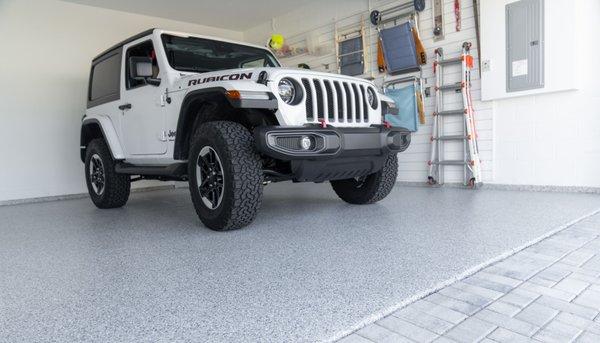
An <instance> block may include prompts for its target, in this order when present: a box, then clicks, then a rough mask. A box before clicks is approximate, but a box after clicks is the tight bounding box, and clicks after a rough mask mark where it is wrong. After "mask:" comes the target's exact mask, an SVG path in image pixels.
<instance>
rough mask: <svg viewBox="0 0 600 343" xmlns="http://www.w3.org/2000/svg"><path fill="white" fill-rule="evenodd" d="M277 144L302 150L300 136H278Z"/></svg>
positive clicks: (289, 148) (290, 148)
mask: <svg viewBox="0 0 600 343" xmlns="http://www.w3.org/2000/svg"><path fill="white" fill-rule="evenodd" d="M277 145H279V146H280V147H282V148H285V149H288V150H300V149H301V148H300V137H295V136H292V137H277Z"/></svg>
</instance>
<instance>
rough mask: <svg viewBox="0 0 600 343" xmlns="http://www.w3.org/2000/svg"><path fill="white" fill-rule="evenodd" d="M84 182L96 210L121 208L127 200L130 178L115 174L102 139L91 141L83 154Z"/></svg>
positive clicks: (111, 160)
mask: <svg viewBox="0 0 600 343" xmlns="http://www.w3.org/2000/svg"><path fill="white" fill-rule="evenodd" d="M85 180H86V183H87V188H88V193H89V194H90V198H92V202H93V203H94V205H96V207H98V208H117V207H122V206H124V205H125V204H126V203H127V200H128V199H129V192H130V190H131V178H130V177H129V175H123V174H117V173H116V172H115V161H114V160H113V158H112V155H111V154H110V150H109V148H108V146H107V145H106V142H104V139H101V138H97V139H94V140H92V141H91V142H90V143H89V144H88V146H87V149H86V152H85Z"/></svg>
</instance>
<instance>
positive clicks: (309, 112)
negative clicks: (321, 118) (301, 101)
mask: <svg viewBox="0 0 600 343" xmlns="http://www.w3.org/2000/svg"><path fill="white" fill-rule="evenodd" d="M302 85H304V92H305V93H306V98H305V99H306V101H305V102H306V120H308V121H313V120H315V114H314V110H313V98H312V91H311V87H310V81H308V79H302Z"/></svg>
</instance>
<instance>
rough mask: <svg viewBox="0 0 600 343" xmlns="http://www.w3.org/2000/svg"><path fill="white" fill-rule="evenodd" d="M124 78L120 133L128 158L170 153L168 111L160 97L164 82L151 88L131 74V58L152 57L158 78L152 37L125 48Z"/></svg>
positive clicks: (127, 45)
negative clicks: (168, 147) (166, 133)
mask: <svg viewBox="0 0 600 343" xmlns="http://www.w3.org/2000/svg"><path fill="white" fill-rule="evenodd" d="M123 51H124V53H123V68H122V70H123V75H122V76H123V79H122V81H123V82H121V102H120V105H119V110H121V120H120V122H121V134H122V136H121V137H122V143H123V145H124V150H125V153H126V155H128V156H139V155H163V154H165V153H166V152H167V139H166V136H165V133H164V129H165V119H166V118H165V108H164V106H163V105H162V102H161V97H162V95H163V94H164V92H165V88H164V85H163V84H164V83H163V84H161V85H158V86H156V85H151V84H149V83H148V82H146V81H144V80H140V79H135V78H133V77H132V76H131V74H130V71H129V69H130V58H131V57H146V58H148V57H150V58H152V68H153V74H154V75H153V78H158V77H159V74H160V65H159V62H158V61H157V58H156V53H155V50H154V45H153V42H152V40H151V39H150V37H149V38H148V39H146V40H143V41H141V42H140V41H136V42H133V43H130V44H126V45H125V46H124V50H123Z"/></svg>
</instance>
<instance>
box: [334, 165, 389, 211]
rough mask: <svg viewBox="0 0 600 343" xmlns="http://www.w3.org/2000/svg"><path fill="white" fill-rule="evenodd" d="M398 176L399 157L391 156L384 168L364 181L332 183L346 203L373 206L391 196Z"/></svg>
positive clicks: (347, 180) (353, 180)
mask: <svg viewBox="0 0 600 343" xmlns="http://www.w3.org/2000/svg"><path fill="white" fill-rule="evenodd" d="M397 175H398V156H397V155H396V154H389V155H388V156H387V158H386V160H385V162H384V164H383V168H382V169H381V170H380V171H378V172H376V173H373V174H369V175H367V176H366V177H365V178H364V179H360V178H359V179H358V180H357V179H354V178H352V179H345V180H335V181H331V186H332V187H333V190H334V191H335V193H336V194H337V195H338V196H339V197H340V198H341V199H342V200H344V201H345V202H347V203H350V204H355V205H363V204H373V203H376V202H378V201H380V200H382V199H383V198H385V197H386V196H388V194H390V192H391V191H392V189H393V188H394V184H395V183H396V177H397Z"/></svg>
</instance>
